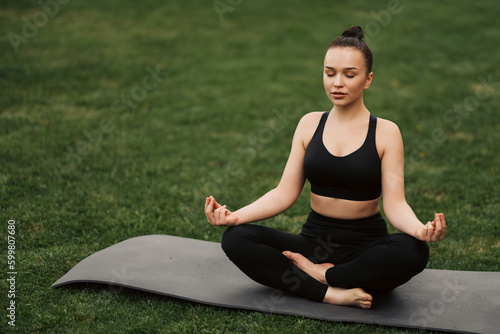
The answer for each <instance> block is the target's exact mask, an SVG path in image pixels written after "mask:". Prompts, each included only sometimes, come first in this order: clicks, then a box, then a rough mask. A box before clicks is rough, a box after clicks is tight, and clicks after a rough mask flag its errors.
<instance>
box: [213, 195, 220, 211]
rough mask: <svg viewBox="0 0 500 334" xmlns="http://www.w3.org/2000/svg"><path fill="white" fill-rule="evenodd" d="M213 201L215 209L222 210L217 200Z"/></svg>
mask: <svg viewBox="0 0 500 334" xmlns="http://www.w3.org/2000/svg"><path fill="white" fill-rule="evenodd" d="M212 198H213V197H212ZM213 200H214V208H216V209H218V208H220V207H221V206H222V205H220V204H219V203H218V202H217V201H216V200H215V198H213Z"/></svg>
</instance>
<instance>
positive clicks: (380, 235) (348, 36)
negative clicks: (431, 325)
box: [205, 26, 446, 309]
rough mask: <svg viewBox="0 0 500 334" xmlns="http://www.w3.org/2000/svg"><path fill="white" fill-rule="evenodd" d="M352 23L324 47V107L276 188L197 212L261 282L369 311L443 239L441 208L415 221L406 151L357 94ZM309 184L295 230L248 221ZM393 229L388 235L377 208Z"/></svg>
mask: <svg viewBox="0 0 500 334" xmlns="http://www.w3.org/2000/svg"><path fill="white" fill-rule="evenodd" d="M363 37H364V36H363V32H362V30H361V28H360V27H359V26H353V27H352V28H350V29H348V30H346V31H344V32H343V33H342V36H340V37H338V38H336V39H335V40H334V41H333V42H332V43H331V44H330V45H329V47H328V49H327V52H326V55H325V59H324V69H323V71H324V74H323V83H324V87H325V91H326V94H327V96H328V98H329V99H330V100H331V101H332V103H333V108H332V109H331V110H330V111H329V112H312V113H309V114H307V115H305V116H303V117H302V119H301V120H300V122H299V124H298V126H297V129H296V131H295V134H294V137H293V143H292V149H291V152H290V156H289V158H288V162H287V164H286V166H285V170H284V172H283V176H282V178H281V181H280V183H279V184H278V186H277V187H276V188H274V189H272V190H271V191H269V192H268V193H266V194H265V195H263V196H262V197H261V198H259V199H258V200H256V201H255V202H253V203H251V204H250V205H248V206H245V207H243V208H241V209H239V210H237V211H235V212H231V211H229V210H228V209H227V208H226V206H225V205H220V204H219V203H217V201H216V200H215V199H214V198H213V197H212V196H210V197H207V199H206V201H205V214H206V217H207V220H208V222H209V223H210V224H212V225H214V226H230V227H229V228H228V229H227V230H226V231H225V233H224V236H223V238H222V248H223V250H224V251H225V252H226V254H227V256H228V257H229V259H230V260H231V261H233V262H234V263H235V265H236V266H238V268H240V269H241V270H242V271H243V272H244V273H245V274H246V275H248V276H249V277H250V278H252V279H253V280H255V281H256V282H259V283H261V284H264V285H267V286H270V287H273V288H277V289H280V290H282V291H286V292H290V293H294V294H296V295H299V296H302V297H305V298H308V299H311V300H315V301H320V302H325V303H331V304H338V305H350V306H356V307H361V308H364V309H368V308H370V307H371V305H372V300H373V297H372V294H373V293H374V292H380V291H389V290H392V289H394V288H396V287H397V286H399V285H401V284H403V283H405V282H407V281H408V280H410V279H411V278H412V277H413V276H414V275H416V274H418V273H419V272H421V271H422V270H423V269H424V268H425V266H426V265H427V261H428V258H429V248H428V245H427V242H429V241H438V240H442V239H443V238H444V234H445V230H446V223H445V220H444V215H443V214H442V213H436V214H435V215H434V220H433V221H430V222H428V223H427V224H425V225H424V224H422V223H421V222H420V221H419V220H418V218H417V217H416V216H415V214H414V213H413V210H412V209H411V207H410V206H409V205H408V204H407V202H406V199H405V194H404V161H403V160H404V151H403V142H402V138H401V133H400V132H399V129H398V127H397V126H396V125H395V124H394V123H392V122H390V121H388V120H385V119H381V118H376V117H374V116H373V115H371V114H370V112H369V111H368V109H367V108H366V107H365V105H364V102H363V92H364V90H365V89H368V87H370V84H371V82H372V79H373V73H372V70H371V69H372V63H373V56H372V53H371V51H370V49H369V48H368V46H367V45H366V43H365V42H364V41H363V40H362V38H363ZM306 179H308V180H309V182H310V183H311V212H310V213H309V216H308V218H307V221H306V222H305V224H304V225H303V227H302V231H301V233H300V234H292V233H287V232H284V231H279V230H276V229H272V228H269V227H266V226H261V225H252V224H246V223H250V222H256V221H261V220H265V219H268V218H270V217H273V216H275V215H277V214H280V213H282V212H283V211H285V210H287V209H288V208H289V207H290V206H292V205H293V203H294V202H295V201H296V200H297V198H298V197H299V195H300V193H301V191H302V189H303V186H304V183H305V180H306ZM381 195H382V202H383V206H384V212H385V215H386V217H387V219H388V220H389V222H390V223H391V224H392V225H393V226H394V227H395V228H396V229H397V230H399V231H400V232H402V233H397V234H388V232H387V227H386V223H385V221H384V219H383V218H382V216H381V214H380V212H379V203H380V199H381Z"/></svg>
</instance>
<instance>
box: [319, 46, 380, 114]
mask: <svg viewBox="0 0 500 334" xmlns="http://www.w3.org/2000/svg"><path fill="white" fill-rule="evenodd" d="M324 65H325V67H324V73H323V85H324V86H325V92H326V95H328V98H329V99H330V101H332V102H333V104H334V105H336V106H347V105H349V104H351V103H353V102H356V101H359V100H360V99H362V98H363V92H364V90H365V89H367V88H368V87H370V84H371V82H372V78H373V73H368V74H367V73H366V65H365V60H364V58H363V54H362V53H361V51H359V50H357V49H354V48H345V47H333V48H330V49H328V51H327V52H326V55H325V64H324ZM361 101H362V100H361Z"/></svg>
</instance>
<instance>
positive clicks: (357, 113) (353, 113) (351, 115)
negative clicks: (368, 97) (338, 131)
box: [331, 99, 370, 122]
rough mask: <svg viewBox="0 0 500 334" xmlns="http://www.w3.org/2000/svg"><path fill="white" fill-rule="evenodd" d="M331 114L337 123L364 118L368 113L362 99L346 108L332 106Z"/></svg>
mask: <svg viewBox="0 0 500 334" xmlns="http://www.w3.org/2000/svg"><path fill="white" fill-rule="evenodd" d="M331 113H332V114H334V115H335V118H337V120H339V121H346V122H348V121H352V120H355V119H358V118H364V117H365V116H366V115H367V114H369V113H370V112H369V111H368V109H366V107H365V104H364V102H363V99H359V100H358V101H356V102H355V103H351V104H348V105H346V106H333V108H332V110H331Z"/></svg>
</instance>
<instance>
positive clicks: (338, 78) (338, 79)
mask: <svg viewBox="0 0 500 334" xmlns="http://www.w3.org/2000/svg"><path fill="white" fill-rule="evenodd" d="M333 85H334V86H335V87H342V86H344V83H343V82H342V79H341V76H340V75H336V76H335V77H334V78H333Z"/></svg>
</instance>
